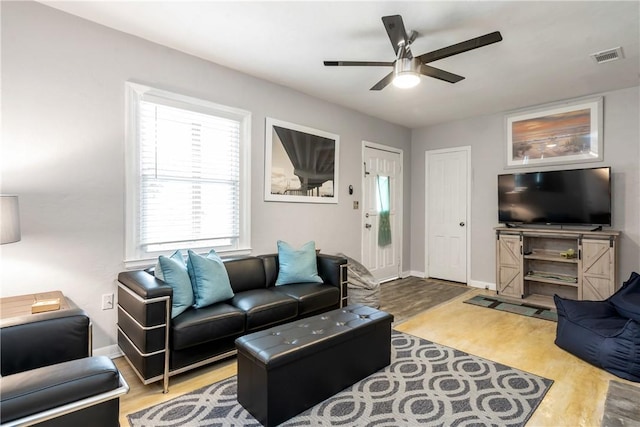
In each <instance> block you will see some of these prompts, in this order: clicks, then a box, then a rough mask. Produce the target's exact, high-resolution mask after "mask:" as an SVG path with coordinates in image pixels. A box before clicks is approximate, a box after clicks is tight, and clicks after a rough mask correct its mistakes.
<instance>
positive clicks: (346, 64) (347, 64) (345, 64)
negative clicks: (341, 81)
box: [324, 61, 393, 67]
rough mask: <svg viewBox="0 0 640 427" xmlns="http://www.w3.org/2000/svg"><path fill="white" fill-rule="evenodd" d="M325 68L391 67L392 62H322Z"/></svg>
mask: <svg viewBox="0 0 640 427" xmlns="http://www.w3.org/2000/svg"><path fill="white" fill-rule="evenodd" d="M324 65H325V66H327V67H393V62H383V61H324Z"/></svg>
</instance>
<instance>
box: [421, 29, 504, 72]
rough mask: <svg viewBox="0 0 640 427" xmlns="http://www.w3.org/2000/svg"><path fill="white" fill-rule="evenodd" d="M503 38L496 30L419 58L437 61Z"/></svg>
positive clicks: (424, 61)
mask: <svg viewBox="0 0 640 427" xmlns="http://www.w3.org/2000/svg"><path fill="white" fill-rule="evenodd" d="M501 40H502V35H501V34H500V31H494V32H493V33H489V34H485V35H484V36H480V37H476V38H474V39H470V40H467V41H464V42H461V43H456V44H454V45H451V46H448V47H443V48H442V49H438V50H434V51H433V52H428V53H425V54H423V55H420V56H418V59H419V60H420V61H421V62H423V63H425V64H426V63H429V62H433V61H437V60H438V59H443V58H448V57H450V56H453V55H457V54H459V53H462V52H466V51H468V50H473V49H477V48H479V47H483V46H487V45H489V44H493V43H497V42H499V41H501Z"/></svg>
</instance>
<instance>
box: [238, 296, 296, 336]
mask: <svg viewBox="0 0 640 427" xmlns="http://www.w3.org/2000/svg"><path fill="white" fill-rule="evenodd" d="M272 289H275V288H271V289H254V290H250V291H245V292H241V293H237V294H236V295H235V296H234V297H233V298H232V299H231V301H230V303H231V304H232V305H233V306H234V307H237V308H239V309H240V310H242V311H244V312H245V313H246V316H247V319H246V322H247V323H246V330H247V332H251V331H254V330H257V329H261V328H265V327H267V326H271V325H275V324H277V323H282V322H285V321H287V320H289V319H294V318H295V317H296V316H297V315H298V301H296V300H295V299H293V298H291V297H289V296H287V295H285V294H283V293H280V292H275V291H273V290H272Z"/></svg>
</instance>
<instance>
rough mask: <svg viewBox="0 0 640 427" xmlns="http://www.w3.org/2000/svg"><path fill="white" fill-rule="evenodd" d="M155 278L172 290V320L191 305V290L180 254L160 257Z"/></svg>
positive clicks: (177, 252) (192, 300)
mask: <svg viewBox="0 0 640 427" xmlns="http://www.w3.org/2000/svg"><path fill="white" fill-rule="evenodd" d="M154 274H155V276H156V277H157V278H158V279H160V280H162V281H164V282H165V283H166V284H167V285H169V286H171V288H172V289H173V297H172V298H171V318H172V319H173V318H174V317H176V316H177V315H179V314H180V313H182V312H184V311H185V310H186V309H187V308H189V307H191V306H192V305H193V302H194V299H193V288H192V287H191V279H189V273H188V272H187V265H186V264H185V262H184V258H183V257H182V253H181V252H180V251H175V252H174V253H173V255H171V256H170V257H166V256H164V255H160V257H159V258H158V264H157V265H156V269H155V272H154Z"/></svg>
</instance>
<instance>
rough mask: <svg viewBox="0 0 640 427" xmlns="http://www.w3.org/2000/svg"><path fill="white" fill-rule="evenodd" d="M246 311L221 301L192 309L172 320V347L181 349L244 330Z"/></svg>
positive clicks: (240, 332) (238, 333)
mask: <svg viewBox="0 0 640 427" xmlns="http://www.w3.org/2000/svg"><path fill="white" fill-rule="evenodd" d="M244 326H245V313H244V312H243V311H242V310H240V309H238V308H236V307H233V306H231V305H229V304H226V303H223V302H220V303H217V304H213V305H210V306H208V307H204V308H199V309H191V310H187V311H185V312H184V313H182V314H181V315H180V316H178V317H176V318H175V319H173V320H172V321H171V348H173V349H175V350H181V349H184V348H187V347H192V346H194V345H198V344H202V343H205V342H209V341H215V340H218V339H220V338H224V337H229V336H233V335H240V334H242V333H243V332H244Z"/></svg>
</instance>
